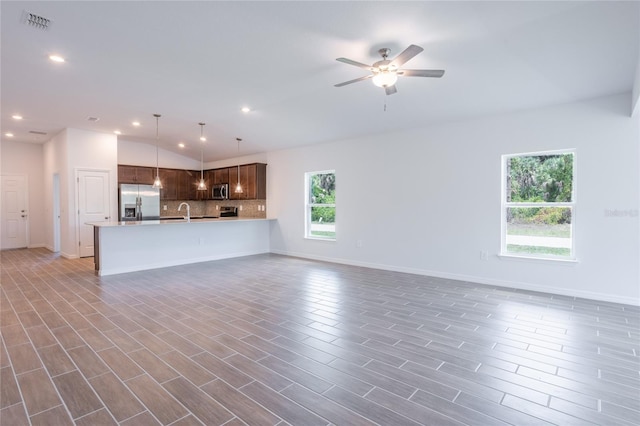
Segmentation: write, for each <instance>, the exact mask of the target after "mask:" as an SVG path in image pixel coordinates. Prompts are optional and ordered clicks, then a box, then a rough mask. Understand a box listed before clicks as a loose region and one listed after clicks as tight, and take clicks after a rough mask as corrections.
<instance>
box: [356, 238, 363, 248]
mask: <svg viewBox="0 0 640 426" xmlns="http://www.w3.org/2000/svg"><path fill="white" fill-rule="evenodd" d="M356 247H358V248H362V240H357V241H356Z"/></svg>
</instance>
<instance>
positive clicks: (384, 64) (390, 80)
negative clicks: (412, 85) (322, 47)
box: [335, 44, 444, 95]
mask: <svg viewBox="0 0 640 426" xmlns="http://www.w3.org/2000/svg"><path fill="white" fill-rule="evenodd" d="M423 50H424V49H423V48H422V47H420V46H416V45H415V44H412V45H411V46H409V47H407V48H406V49H405V50H404V51H403V52H402V53H400V54H399V55H398V56H396V58H395V59H393V60H389V59H387V57H388V56H389V53H391V49H387V48H382V49H380V50H378V53H380V56H382V60H381V61H378V62H376V63H374V64H373V65H367V64H363V63H361V62H357V61H352V60H351V59H347V58H337V59H336V61H339V62H344V63H345V64H349V65H355V66H356V67H359V68H363V69H365V70H367V71H371V74H370V75H366V76H364V77H360V78H356V79H354V80H349V81H345V82H344V83H338V84H336V85H335V87H342V86H346V85H347V84H351V83H356V82H358V81H362V80H367V79H372V80H373V84H375V85H376V86H378V87H384V91H385V92H386V94H387V95H393V94H394V93H396V92H397V91H398V90H397V89H396V81H397V80H398V76H402V77H436V78H440V77H442V76H443V75H444V70H406V69H401V68H400V67H401V66H402V65H404V64H405V63H406V62H407V61H409V60H410V59H411V58H413V57H414V56H416V55H417V54H418V53H420V52H422V51H423Z"/></svg>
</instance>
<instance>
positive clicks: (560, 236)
mask: <svg viewBox="0 0 640 426" xmlns="http://www.w3.org/2000/svg"><path fill="white" fill-rule="evenodd" d="M574 179H575V152H573V151H553V152H541V153H532V154H517V155H504V156H503V157H502V183H503V190H502V213H501V214H502V249H501V253H502V254H503V255H508V256H521V257H532V258H545V259H564V260H572V259H575V253H574V252H575V248H574V238H573V235H574V222H575V220H574V218H575V211H576V203H575V180H574Z"/></svg>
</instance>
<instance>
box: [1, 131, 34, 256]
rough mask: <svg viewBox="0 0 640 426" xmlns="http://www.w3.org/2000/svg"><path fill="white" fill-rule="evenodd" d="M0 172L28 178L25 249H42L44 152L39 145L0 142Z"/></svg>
mask: <svg viewBox="0 0 640 426" xmlns="http://www.w3.org/2000/svg"><path fill="white" fill-rule="evenodd" d="M0 154H1V155H0V159H1V163H0V173H1V174H3V175H24V176H26V177H27V185H28V187H27V192H28V212H27V213H28V216H27V220H28V225H29V240H28V241H27V245H28V247H44V246H45V230H44V197H43V194H44V188H43V186H42V184H43V182H44V180H43V179H44V174H43V170H42V161H43V150H42V145H41V144H35V143H20V142H12V141H6V140H3V141H2V142H0Z"/></svg>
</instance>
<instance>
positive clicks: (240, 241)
mask: <svg viewBox="0 0 640 426" xmlns="http://www.w3.org/2000/svg"><path fill="white" fill-rule="evenodd" d="M275 220H276V219H274V218H267V219H263V218H237V217H233V218H227V217H225V218H201V219H193V218H192V219H191V222H188V221H187V220H186V219H161V220H145V221H139V222H91V223H89V225H92V226H93V235H94V263H95V269H96V273H97V274H98V275H100V276H104V275H113V274H120V273H125V272H133V271H142V270H147V269H156V268H164V267H167V266H176V265H184V264H189V263H197V262H206V261H210V260H218V259H225V258H231V257H240V256H248V255H252V254H260V253H268V252H269V250H270V243H269V241H270V233H271V224H272V223H273V222H275Z"/></svg>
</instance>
